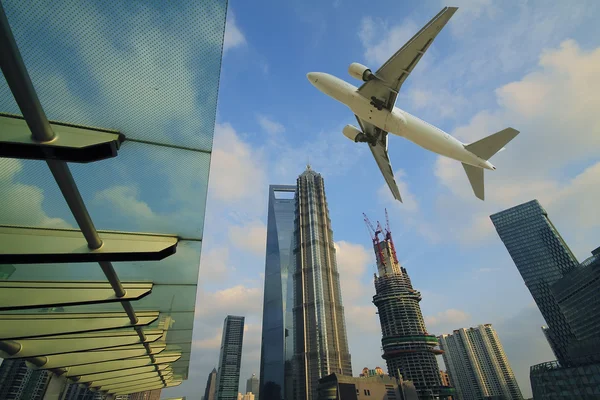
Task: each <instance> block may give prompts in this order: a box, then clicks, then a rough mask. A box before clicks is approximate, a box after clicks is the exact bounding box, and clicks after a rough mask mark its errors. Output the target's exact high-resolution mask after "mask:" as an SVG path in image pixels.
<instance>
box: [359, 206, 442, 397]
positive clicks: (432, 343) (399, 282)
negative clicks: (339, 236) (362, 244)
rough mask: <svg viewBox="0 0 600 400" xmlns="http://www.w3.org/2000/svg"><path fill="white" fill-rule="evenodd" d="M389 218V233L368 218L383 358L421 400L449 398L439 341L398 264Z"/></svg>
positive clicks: (419, 294) (374, 297) (419, 299)
mask: <svg viewBox="0 0 600 400" xmlns="http://www.w3.org/2000/svg"><path fill="white" fill-rule="evenodd" d="M385 215H386V227H385V230H384V229H383V228H382V227H381V224H380V223H379V222H378V223H377V226H376V227H375V226H373V224H372V223H371V222H370V221H369V219H368V218H367V216H366V215H365V216H364V217H365V222H366V223H367V226H368V227H369V228H370V231H371V239H372V240H373V249H374V250H375V257H376V259H377V271H378V273H377V274H375V293H376V294H375V296H373V303H374V304H375V306H376V307H377V310H378V314H379V322H380V323H381V332H382V335H383V337H382V339H381V343H382V345H383V356H382V357H383V358H384V359H385V361H386V363H387V367H388V373H389V375H391V376H394V377H399V375H400V374H401V375H402V378H403V379H406V380H409V381H412V382H413V383H414V385H415V387H416V389H417V391H418V393H419V398H420V399H437V398H447V397H448V395H451V394H452V390H451V389H450V388H449V387H445V386H442V382H441V379H440V372H439V367H438V363H437V361H436V355H439V354H442V351H441V350H439V349H437V348H436V347H437V346H438V340H437V338H436V336H435V335H431V334H429V333H428V332H427V329H426V328H425V322H424V320H423V315H422V314H421V307H420V306H419V302H420V301H421V293H419V292H418V291H416V290H415V289H413V287H412V283H411V281H410V277H409V276H408V273H407V272H406V269H405V268H403V267H402V266H401V265H400V263H399V262H398V257H397V256H396V249H395V247H394V242H393V240H392V233H391V231H390V228H389V220H388V216H387V211H386V213H385Z"/></svg>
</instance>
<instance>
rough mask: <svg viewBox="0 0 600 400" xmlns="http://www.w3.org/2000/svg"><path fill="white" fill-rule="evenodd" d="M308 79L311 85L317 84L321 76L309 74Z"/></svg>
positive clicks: (313, 73)
mask: <svg viewBox="0 0 600 400" xmlns="http://www.w3.org/2000/svg"><path fill="white" fill-rule="evenodd" d="M306 77H307V78H308V80H309V81H310V83H313V84H314V83H317V81H318V80H319V76H318V74H317V73H316V72H309V73H308V74H306Z"/></svg>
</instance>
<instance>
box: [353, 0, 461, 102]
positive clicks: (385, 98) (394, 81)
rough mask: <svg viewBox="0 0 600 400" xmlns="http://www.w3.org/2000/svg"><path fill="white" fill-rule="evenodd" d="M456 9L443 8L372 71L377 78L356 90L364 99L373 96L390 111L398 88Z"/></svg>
mask: <svg viewBox="0 0 600 400" xmlns="http://www.w3.org/2000/svg"><path fill="white" fill-rule="evenodd" d="M456 10H458V7H444V9H443V10H442V11H440V12H439V13H438V15H436V16H435V17H433V19H432V20H431V21H429V22H428V23H427V25H425V26H424V27H423V28H422V29H421V30H420V31H419V32H417V34H416V35H415V36H413V37H412V39H410V40H409V41H408V42H406V44H405V45H404V46H402V48H401V49H400V50H398V51H397V52H396V54H394V55H393V56H392V57H391V58H390V59H389V60H387V61H386V62H385V64H383V65H382V66H381V68H379V69H378V70H377V72H375V76H376V77H377V78H379V79H373V80H370V81H368V82H366V83H364V84H363V85H362V86H361V87H360V88H359V89H358V92H359V93H360V94H362V95H363V96H364V97H366V98H367V99H371V98H372V97H376V98H377V99H378V100H380V101H382V102H383V105H384V107H385V108H386V109H388V110H390V111H391V110H392V108H394V104H396V97H398V92H399V91H400V87H401V86H402V84H403V83H404V81H405V80H406V78H408V76H409V75H410V73H411V72H412V70H413V69H414V68H415V66H416V65H417V63H418V62H419V60H420V59H421V57H423V54H425V52H426V51H427V49H428V48H429V46H431V43H433V39H435V37H436V36H437V34H438V33H439V32H440V31H441V30H442V28H443V27H444V26H445V25H446V23H447V22H448V21H449V20H450V18H451V17H452V15H453V14H454V13H455V12H456Z"/></svg>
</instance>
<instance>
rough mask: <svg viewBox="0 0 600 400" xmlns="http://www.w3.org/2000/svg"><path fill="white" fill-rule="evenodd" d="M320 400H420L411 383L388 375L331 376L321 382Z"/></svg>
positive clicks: (319, 389)
mask: <svg viewBox="0 0 600 400" xmlns="http://www.w3.org/2000/svg"><path fill="white" fill-rule="evenodd" d="M316 399H318V400H360V399H365V400H419V396H418V394H417V389H416V388H415V386H414V385H413V384H412V382H410V381H403V380H402V378H400V379H397V378H394V377H391V376H387V375H374V376H369V377H363V378H353V377H351V376H343V375H339V374H331V375H328V376H326V377H324V378H321V379H320V380H319V388H318V396H317V397H316Z"/></svg>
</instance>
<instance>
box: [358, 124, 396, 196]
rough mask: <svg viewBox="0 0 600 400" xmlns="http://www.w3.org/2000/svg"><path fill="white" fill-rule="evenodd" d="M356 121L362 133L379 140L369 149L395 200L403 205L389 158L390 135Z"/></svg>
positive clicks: (371, 125) (370, 145) (373, 126)
mask: <svg viewBox="0 0 600 400" xmlns="http://www.w3.org/2000/svg"><path fill="white" fill-rule="evenodd" d="M356 119H357V121H358V123H359V125H360V127H361V128H362V131H363V132H364V133H366V134H368V135H371V136H372V137H375V138H377V142H376V144H375V146H373V145H372V144H370V143H369V149H371V153H373V157H375V161H376V162H377V166H378V167H379V169H380V170H381V173H382V174H383V177H384V178H385V181H386V182H387V184H388V186H389V187H390V190H391V191H392V194H393V195H394V198H395V199H396V200H399V201H400V203H402V197H400V190H399V189H398V185H397V184H396V180H395V179H394V171H393V170H392V164H391V163H390V158H389V157H388V152H387V147H388V146H387V145H388V138H387V135H388V133H387V132H386V131H384V130H382V129H379V128H378V127H376V126H375V125H373V124H371V123H369V122H367V121H365V120H363V119H360V118H359V117H358V116H356Z"/></svg>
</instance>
